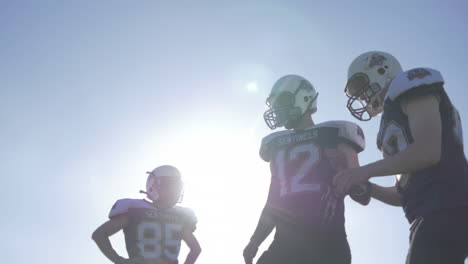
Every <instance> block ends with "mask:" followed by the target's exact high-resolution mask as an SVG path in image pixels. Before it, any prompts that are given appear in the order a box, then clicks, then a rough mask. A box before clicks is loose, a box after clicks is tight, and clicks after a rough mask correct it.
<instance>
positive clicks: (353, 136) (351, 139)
mask: <svg viewBox="0 0 468 264" xmlns="http://www.w3.org/2000/svg"><path fill="white" fill-rule="evenodd" d="M314 128H335V129H337V130H338V134H337V137H338V138H339V139H342V140H344V141H345V142H348V143H350V144H351V145H353V147H355V148H356V151H357V152H361V151H363V150H364V149H365V148H366V140H365V137H364V131H363V130H362V128H361V127H360V126H359V125H358V124H356V123H353V122H350V121H345V120H332V121H327V122H323V123H320V124H317V125H315V126H314Z"/></svg>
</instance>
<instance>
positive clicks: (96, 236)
mask: <svg viewBox="0 0 468 264" xmlns="http://www.w3.org/2000/svg"><path fill="white" fill-rule="evenodd" d="M102 237H103V234H102V231H101V230H100V229H99V228H98V229H96V230H94V232H93V233H92V234H91V239H93V240H94V241H100V240H101V239H102Z"/></svg>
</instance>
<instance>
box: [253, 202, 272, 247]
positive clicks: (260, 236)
mask: <svg viewBox="0 0 468 264" xmlns="http://www.w3.org/2000/svg"><path fill="white" fill-rule="evenodd" d="M268 210H269V209H268V207H267V206H265V208H264V209H263V211H262V214H261V215H260V220H259V221H258V224H257V228H256V229H255V232H254V234H253V235H252V237H251V238H250V242H251V243H254V244H255V245H256V246H259V245H260V244H262V242H263V241H264V240H265V239H266V238H267V237H268V236H269V235H270V233H271V232H272V231H273V229H274V228H275V223H274V222H273V219H272V218H271V215H270V212H269V211H268Z"/></svg>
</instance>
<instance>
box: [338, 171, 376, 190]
mask: <svg viewBox="0 0 468 264" xmlns="http://www.w3.org/2000/svg"><path fill="white" fill-rule="evenodd" d="M368 179H369V178H368V177H367V175H366V174H364V172H363V171H362V170H361V169H360V168H349V169H345V170H342V171H340V172H338V173H337V174H336V175H335V177H333V185H334V186H335V191H336V192H337V193H339V194H342V195H345V194H348V193H349V191H350V189H351V187H352V186H354V185H358V184H362V183H365V182H366V181H367V180H368Z"/></svg>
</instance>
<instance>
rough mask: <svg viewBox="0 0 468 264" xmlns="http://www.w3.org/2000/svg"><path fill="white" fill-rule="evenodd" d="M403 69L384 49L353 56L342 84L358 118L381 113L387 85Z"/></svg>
mask: <svg viewBox="0 0 468 264" xmlns="http://www.w3.org/2000/svg"><path fill="white" fill-rule="evenodd" d="M402 71H403V70H402V68H401V65H400V63H399V62H398V61H397V60H396V59H395V58H394V57H393V56H392V55H390V54H388V53H385V52H379V51H371V52H366V53H364V54H361V55H360V56H358V57H357V58H356V59H354V61H353V62H352V63H351V65H350V66H349V69H348V82H347V83H346V88H345V94H346V96H347V97H348V102H347V104H346V107H347V108H348V110H349V111H350V113H351V114H352V115H353V116H354V117H355V118H357V119H359V120H361V121H367V120H370V119H371V118H372V117H374V116H376V115H378V114H380V113H381V112H382V111H383V102H384V98H385V94H386V91H387V89H388V86H389V85H390V83H391V81H392V80H393V78H395V76H396V75H397V74H399V73H401V72H402Z"/></svg>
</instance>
